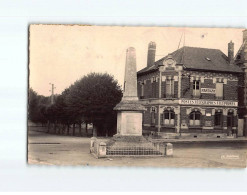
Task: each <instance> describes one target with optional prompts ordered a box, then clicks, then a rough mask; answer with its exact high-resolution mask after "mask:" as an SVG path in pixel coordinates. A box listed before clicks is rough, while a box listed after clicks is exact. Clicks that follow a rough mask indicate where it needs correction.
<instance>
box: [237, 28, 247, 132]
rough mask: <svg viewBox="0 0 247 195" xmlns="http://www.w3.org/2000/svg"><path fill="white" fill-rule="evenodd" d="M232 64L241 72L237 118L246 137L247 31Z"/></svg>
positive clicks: (244, 32) (246, 30)
mask: <svg viewBox="0 0 247 195" xmlns="http://www.w3.org/2000/svg"><path fill="white" fill-rule="evenodd" d="M234 63H235V64H236V65H237V66H238V67H240V68H241V69H242V70H243V75H242V77H241V78H240V82H239V86H240V88H239V118H240V119H243V121H244V128H243V129H244V130H243V135H244V136H247V29H245V30H244V31H243V43H242V45H241V47H240V48H239V50H238V52H237V54H236V55H235V57H234Z"/></svg>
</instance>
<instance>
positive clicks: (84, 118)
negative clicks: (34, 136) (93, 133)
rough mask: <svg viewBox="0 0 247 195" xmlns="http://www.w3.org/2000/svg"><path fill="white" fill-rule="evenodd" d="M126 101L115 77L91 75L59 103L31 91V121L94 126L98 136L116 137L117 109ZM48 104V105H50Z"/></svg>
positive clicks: (66, 90)
mask: <svg viewBox="0 0 247 195" xmlns="http://www.w3.org/2000/svg"><path fill="white" fill-rule="evenodd" d="M121 98H122V91H121V88H120V86H119V85H118V83H117V81H116V80H114V78H113V76H111V75H109V74H107V73H104V74H102V73H90V74H88V75H86V76H84V77H83V78H81V79H80V80H78V81H76V82H75V83H74V84H73V85H71V86H70V87H69V88H67V89H65V90H64V91H63V92H62V94H60V95H58V96H57V97H56V99H55V104H53V105H51V104H50V102H49V98H48V97H46V98H45V97H43V96H39V95H38V94H37V93H36V92H34V91H33V90H32V89H30V91H29V119H30V120H31V121H33V122H40V121H42V122H48V121H49V122H51V123H54V124H57V123H59V124H62V125H67V126H68V128H69V126H70V125H71V124H79V125H80V124H81V123H82V122H85V123H93V125H94V126H96V127H97V129H98V135H105V134H110V135H112V134H114V132H115V129H114V128H115V126H116V112H115V111H113V108H114V107H115V106H116V104H117V103H119V102H120V100H121ZM47 100H48V101H47Z"/></svg>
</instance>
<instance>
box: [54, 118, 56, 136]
mask: <svg viewBox="0 0 247 195" xmlns="http://www.w3.org/2000/svg"><path fill="white" fill-rule="evenodd" d="M54 132H55V134H56V133H57V121H55V122H54Z"/></svg>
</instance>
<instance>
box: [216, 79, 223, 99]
mask: <svg viewBox="0 0 247 195" xmlns="http://www.w3.org/2000/svg"><path fill="white" fill-rule="evenodd" d="M223 86H224V83H223V82H217V83H216V95H215V96H216V98H218V99H222V98H223Z"/></svg>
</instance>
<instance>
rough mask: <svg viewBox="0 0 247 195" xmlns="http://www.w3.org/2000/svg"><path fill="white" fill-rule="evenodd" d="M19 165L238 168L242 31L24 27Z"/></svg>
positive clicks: (242, 124)
mask: <svg viewBox="0 0 247 195" xmlns="http://www.w3.org/2000/svg"><path fill="white" fill-rule="evenodd" d="M28 90H29V96H28V130H27V136H28V145H27V149H28V154H27V156H28V163H29V164H44V165H81V166H140V167H146V166H148V167H204V168H206V167H213V168H245V167H246V152H247V29H237V28H188V27H186V28H182V27H179V28H176V27H121V26H84V25H45V24H33V25H30V26H29V89H28Z"/></svg>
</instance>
